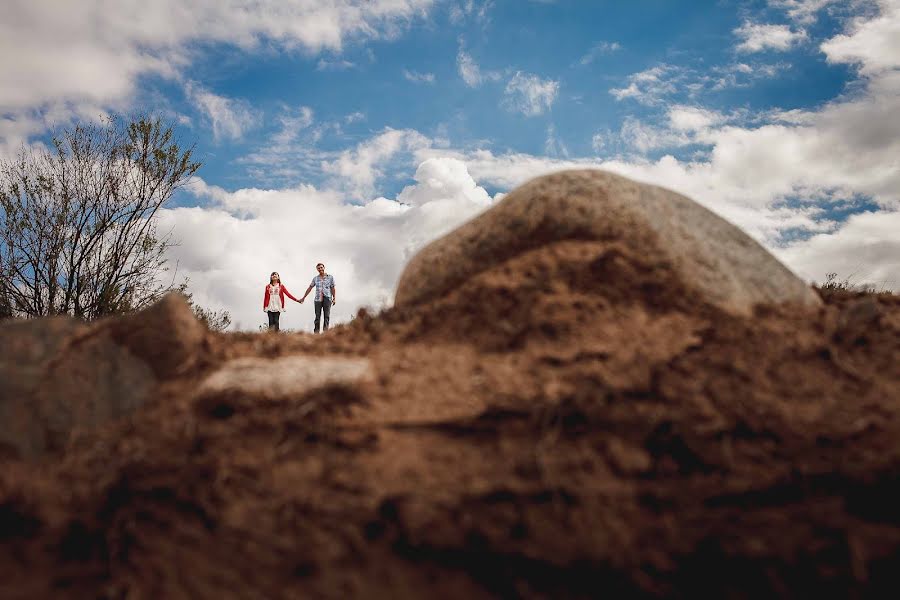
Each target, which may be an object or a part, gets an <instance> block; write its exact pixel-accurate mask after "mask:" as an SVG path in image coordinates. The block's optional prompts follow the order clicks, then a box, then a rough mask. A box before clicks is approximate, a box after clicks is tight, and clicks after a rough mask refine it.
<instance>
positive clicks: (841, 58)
mask: <svg viewBox="0 0 900 600" xmlns="http://www.w3.org/2000/svg"><path fill="white" fill-rule="evenodd" d="M878 4H879V6H880V8H881V14H880V15H878V16H877V17H875V18H872V19H866V18H864V17H859V18H857V19H855V20H854V21H853V22H852V23H851V25H850V28H849V29H850V30H849V32H847V33H846V34H843V35H838V36H836V37H834V38H832V39H830V40H828V41H826V42H824V43H823V44H822V45H821V50H822V52H824V53H825V56H826V57H827V58H828V62H830V63H845V64H855V65H858V66H859V67H860V71H861V73H862V74H863V75H867V76H868V75H877V74H880V73H884V72H886V71H890V70H892V69H897V68H898V67H900V1H898V0H881V1H880V2H878Z"/></svg>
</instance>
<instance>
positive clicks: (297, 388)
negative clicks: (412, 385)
mask: <svg viewBox="0 0 900 600" xmlns="http://www.w3.org/2000/svg"><path fill="white" fill-rule="evenodd" d="M369 373H370V367H369V361H368V360H366V359H363V358H333V357H332V358H317V357H307V356H286V357H283V358H276V359H265V358H238V359H235V360H232V361H230V362H228V363H226V364H225V365H223V366H222V368H221V369H219V370H218V371H216V372H215V373H213V374H212V375H210V376H209V377H207V378H206V380H205V381H204V382H203V383H202V384H201V385H200V388H199V389H198V395H199V396H215V395H221V394H233V393H239V394H245V395H248V396H254V397H257V398H269V399H279V398H286V397H291V396H302V395H303V394H306V393H307V392H309V391H311V390H313V389H315V388H321V387H325V386H333V385H353V384H355V383H357V382H359V381H361V380H363V379H365V378H367V377H368V376H369Z"/></svg>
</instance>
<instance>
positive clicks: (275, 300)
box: [266, 283, 285, 312]
mask: <svg viewBox="0 0 900 600" xmlns="http://www.w3.org/2000/svg"><path fill="white" fill-rule="evenodd" d="M266 311H268V312H285V308H284V307H283V306H282V305H281V284H278V283H276V284H275V285H272V284H269V306H268V307H266Z"/></svg>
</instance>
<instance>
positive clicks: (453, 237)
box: [396, 170, 820, 315]
mask: <svg viewBox="0 0 900 600" xmlns="http://www.w3.org/2000/svg"><path fill="white" fill-rule="evenodd" d="M573 240H574V241H583V242H602V243H604V244H606V245H610V246H611V245H619V246H621V247H623V248H624V249H625V250H626V252H628V251H630V254H631V255H633V256H640V257H642V260H645V261H650V262H652V263H654V264H656V265H659V266H660V267H662V268H663V269H664V270H668V271H671V272H672V274H673V276H672V279H674V280H675V281H677V282H678V283H680V284H681V286H682V287H683V288H684V289H685V290H686V291H687V293H689V294H691V296H692V298H693V301H695V302H698V303H707V304H710V305H714V306H716V307H718V308H720V309H722V310H725V311H728V312H731V313H733V314H741V315H747V314H750V311H751V309H752V308H753V306H754V305H757V304H777V303H794V304H799V305H805V306H819V305H820V301H819V298H818V296H816V294H815V293H814V292H813V291H812V290H811V289H810V287H809V286H808V285H806V284H805V283H803V282H802V281H801V280H800V279H798V278H797V277H796V276H794V275H793V274H792V273H791V272H790V271H789V270H788V269H787V268H785V267H784V266H783V265H782V264H781V263H779V262H778V261H777V260H776V259H775V258H774V257H773V256H772V255H771V254H770V253H769V252H767V251H766V250H765V249H764V248H763V247H762V246H760V245H759V244H758V243H756V242H755V241H753V240H752V239H750V237H748V236H747V235H746V234H745V233H744V232H742V231H741V230H740V229H738V228H737V227H735V226H734V225H731V224H730V223H728V222H727V221H725V220H724V219H722V218H720V217H718V216H717V215H715V214H713V213H712V212H710V211H709V210H707V209H705V208H703V207H702V206H700V205H699V204H697V203H696V202H693V201H692V200H690V199H688V198H685V197H684V196H681V195H679V194H676V193H674V192H671V191H669V190H665V189H663V188H660V187H657V186H653V185H647V184H641V183H637V182H634V181H631V180H629V179H627V178H625V177H621V176H618V175H614V174H612V173H608V172H604V171H597V170H583V171H566V172H561V173H555V174H552V175H547V176H544V177H540V178H537V179H535V180H533V181H531V182H529V183H527V184H525V185H523V186H521V187H519V188H517V189H516V190H514V191H513V192H511V193H510V194H508V195H507V196H505V197H504V198H503V200H501V201H500V203H499V204H498V205H497V206H496V207H494V208H492V209H491V210H489V211H487V212H486V213H484V214H483V215H481V216H479V217H477V218H475V219H473V220H472V221H470V222H469V223H466V224H465V225H463V226H462V227H460V228H458V229H456V230H454V231H453V232H451V233H449V234H448V235H446V236H445V237H443V238H441V239H439V240H437V241H436V242H433V243H432V244H430V245H429V246H427V247H426V248H424V249H423V250H422V251H420V252H419V253H418V254H417V255H416V256H415V257H414V258H413V259H412V260H411V261H410V263H409V265H408V266H407V267H406V269H405V270H404V272H403V275H402V276H401V278H400V283H399V285H398V287H397V293H396V305H397V306H400V307H407V306H410V305H418V304H422V303H426V302H428V301H430V300H433V299H435V298H438V297H440V296H441V295H442V294H445V293H447V292H448V291H450V290H452V289H453V288H455V287H457V286H459V285H461V284H463V283H464V282H465V281H467V280H468V279H470V278H472V277H474V276H476V275H478V274H479V273H483V272H485V271H489V270H491V269H493V268H494V267H496V266H497V265H499V264H502V263H504V262H505V261H508V260H510V259H512V258H514V257H515V256H518V255H520V254H523V253H525V252H527V251H529V250H533V249H536V248H541V247H545V246H547V245H550V244H554V243H557V242H562V241H573ZM548 283H549V282H548ZM607 283H608V284H609V285H610V286H613V287H620V286H621V284H620V283H619V282H615V281H610V282H607Z"/></svg>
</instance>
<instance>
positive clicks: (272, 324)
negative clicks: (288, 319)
mask: <svg viewBox="0 0 900 600" xmlns="http://www.w3.org/2000/svg"><path fill="white" fill-rule="evenodd" d="M279 318H281V313H280V312H274V311H270V312H269V329H274V330H275V331H278V319H279Z"/></svg>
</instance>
